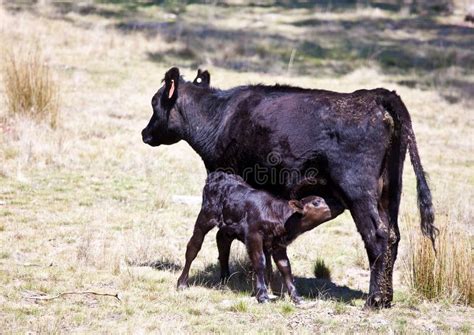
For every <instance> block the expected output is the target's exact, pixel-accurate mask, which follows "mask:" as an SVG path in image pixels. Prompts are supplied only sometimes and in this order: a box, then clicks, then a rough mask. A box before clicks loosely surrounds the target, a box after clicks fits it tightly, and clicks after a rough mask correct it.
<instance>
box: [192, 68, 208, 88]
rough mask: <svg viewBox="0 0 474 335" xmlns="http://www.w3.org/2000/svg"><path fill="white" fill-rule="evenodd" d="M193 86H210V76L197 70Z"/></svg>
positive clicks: (206, 72) (205, 71)
mask: <svg viewBox="0 0 474 335" xmlns="http://www.w3.org/2000/svg"><path fill="white" fill-rule="evenodd" d="M193 84H194V85H196V86H199V87H209V86H210V85H211V74H210V73H209V72H208V71H207V70H204V71H202V70H201V69H198V72H197V75H196V78H195V79H194V80H193Z"/></svg>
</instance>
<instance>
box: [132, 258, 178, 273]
mask: <svg viewBox="0 0 474 335" xmlns="http://www.w3.org/2000/svg"><path fill="white" fill-rule="evenodd" d="M129 265H131V266H148V267H151V268H153V269H155V270H160V271H172V272H177V271H180V270H181V268H182V267H181V265H178V264H176V263H174V262H172V261H169V260H166V259H161V260H155V261H150V262H142V263H140V262H129Z"/></svg>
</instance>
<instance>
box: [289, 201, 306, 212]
mask: <svg viewBox="0 0 474 335" xmlns="http://www.w3.org/2000/svg"><path fill="white" fill-rule="evenodd" d="M288 205H289V206H290V208H291V209H292V210H293V212H295V213H300V214H303V210H304V208H303V204H302V203H301V201H299V200H290V201H288Z"/></svg>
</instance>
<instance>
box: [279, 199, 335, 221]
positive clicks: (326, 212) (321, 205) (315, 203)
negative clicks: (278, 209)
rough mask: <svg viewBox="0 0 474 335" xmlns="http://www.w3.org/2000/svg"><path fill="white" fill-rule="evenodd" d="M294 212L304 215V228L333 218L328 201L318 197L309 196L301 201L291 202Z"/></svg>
mask: <svg viewBox="0 0 474 335" xmlns="http://www.w3.org/2000/svg"><path fill="white" fill-rule="evenodd" d="M288 204H289V205H290V208H291V209H293V211H294V212H296V213H299V214H301V215H302V219H301V220H302V222H303V225H304V226H306V225H307V226H312V227H315V226H316V225H318V224H320V223H323V222H324V221H326V220H329V219H330V218H331V209H330V208H329V206H328V204H327V203H326V201H324V199H323V198H321V197H318V196H314V195H312V196H309V197H305V198H303V199H301V200H290V201H289V202H288Z"/></svg>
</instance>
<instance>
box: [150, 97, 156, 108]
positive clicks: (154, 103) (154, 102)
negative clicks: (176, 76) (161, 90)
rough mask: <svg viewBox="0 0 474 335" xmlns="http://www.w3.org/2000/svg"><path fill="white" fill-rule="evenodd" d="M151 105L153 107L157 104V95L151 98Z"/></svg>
mask: <svg viewBox="0 0 474 335" xmlns="http://www.w3.org/2000/svg"><path fill="white" fill-rule="evenodd" d="M151 105H152V106H153V107H154V106H155V105H156V97H153V99H151Z"/></svg>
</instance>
